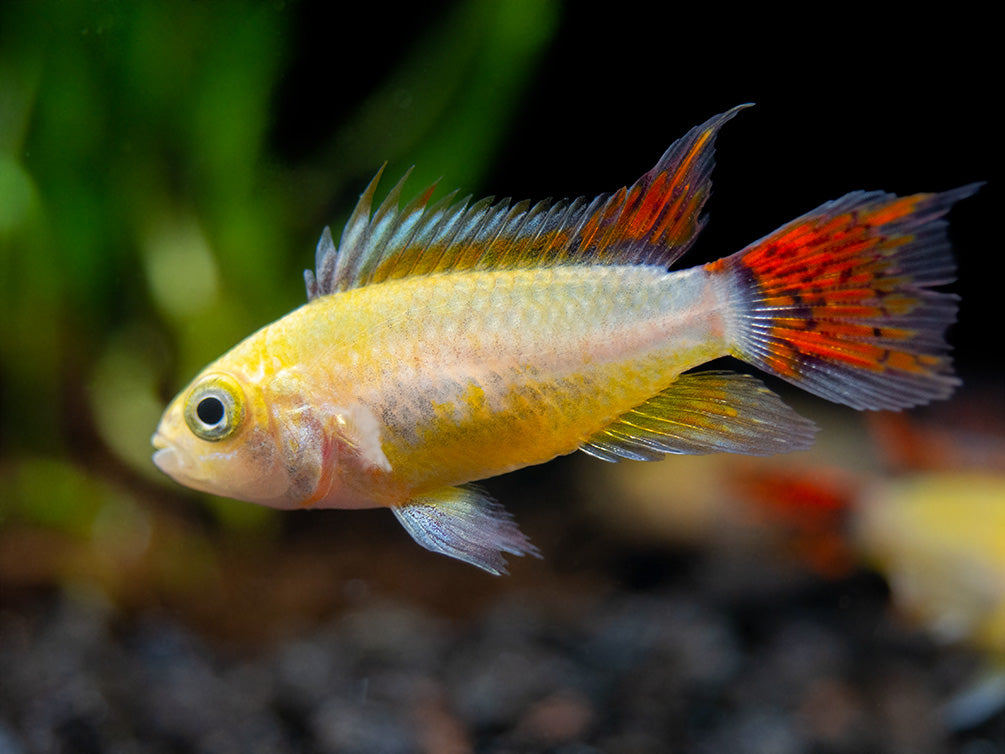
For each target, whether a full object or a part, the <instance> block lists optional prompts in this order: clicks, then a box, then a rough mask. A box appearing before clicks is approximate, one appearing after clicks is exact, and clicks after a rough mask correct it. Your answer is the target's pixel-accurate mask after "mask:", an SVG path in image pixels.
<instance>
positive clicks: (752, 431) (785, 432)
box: [580, 371, 816, 461]
mask: <svg viewBox="0 0 1005 754" xmlns="http://www.w3.org/2000/svg"><path fill="white" fill-rule="evenodd" d="M815 432H816V427H815V426H814V424H813V423H812V422H811V421H809V420H808V419H804V418H803V417H801V416H799V415H798V414H797V413H796V412H795V411H793V410H792V409H791V408H789V407H788V406H786V405H785V404H784V403H783V402H782V400H781V399H780V398H779V397H778V396H777V395H775V394H774V393H773V392H771V391H770V390H768V388H767V387H765V386H764V384H763V383H762V382H761V381H760V380H758V379H757V378H755V377H750V376H748V375H744V374H737V373H734V372H723V371H709V372H694V373H689V374H683V375H681V376H680V377H678V378H677V380H676V381H675V382H674V383H673V384H672V385H671V386H670V387H668V388H667V389H666V390H664V391H663V392H661V393H659V394H658V395H656V396H654V397H653V398H651V399H650V400H648V401H646V402H645V403H643V404H642V405H641V406H638V407H637V408H634V409H632V410H631V411H629V412H627V413H625V414H622V415H621V416H620V417H618V419H617V420H616V421H615V422H613V423H612V424H610V425H608V426H607V427H605V428H604V429H603V430H601V431H600V432H598V433H597V434H596V435H594V436H593V437H591V438H590V439H589V441H587V442H586V443H584V444H583V445H582V446H581V447H580V450H582V451H584V452H586V453H589V454H590V455H592V456H596V457H597V458H601V459H603V460H605V461H620V460H621V459H623V458H628V459H631V460H636V461H656V460H659V459H661V458H663V457H664V456H665V455H666V454H668V453H676V454H694V455H697V454H705V453H743V454H746V455H756V456H766V455H774V454H775V453H787V452H789V451H793V450H805V449H806V448H808V447H810V446H811V445H812V444H813V435H814V433H815Z"/></svg>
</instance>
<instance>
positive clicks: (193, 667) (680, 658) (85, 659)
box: [0, 556, 1005, 754]
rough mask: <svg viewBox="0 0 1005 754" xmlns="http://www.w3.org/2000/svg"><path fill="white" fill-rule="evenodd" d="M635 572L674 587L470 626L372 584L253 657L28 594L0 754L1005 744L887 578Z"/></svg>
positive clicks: (547, 600)
mask: <svg viewBox="0 0 1005 754" xmlns="http://www.w3.org/2000/svg"><path fill="white" fill-rule="evenodd" d="M643 562H644V567H642V568H641V569H638V568H637V563H636V566H633V568H636V569H637V570H636V571H634V572H636V573H645V574H653V573H655V574H663V573H677V574H679V577H677V578H673V579H665V578H656V582H657V583H643V582H644V581H646V579H639V578H633V577H632V572H633V571H630V570H629V571H625V572H624V573H622V580H621V582H620V586H619V588H617V589H610V588H600V589H582V588H579V589H570V590H562V589H556V588H554V584H552V585H550V586H548V587H542V588H536V587H533V586H531V587H527V586H524V585H520V586H514V588H512V589H510V590H508V591H504V592H502V593H501V596H499V597H498V598H497V599H494V600H493V601H491V602H490V603H489V604H488V605H487V606H486V607H484V608H479V609H478V610H476V611H474V613H473V614H471V615H468V616H466V617H458V616H457V615H456V614H455V615H449V614H447V612H446V611H443V610H441V609H437V608H434V607H432V606H430V605H428V604H421V603H417V602H412V601H409V600H408V599H405V598H402V597H400V596H394V597H389V596H379V595H376V594H374V593H373V592H372V591H368V590H365V589H364V590H360V594H359V595H358V596H357V599H356V600H355V604H351V605H348V606H347V607H345V608H344V609H339V610H335V611H333V614H332V615H331V616H330V617H328V618H327V619H325V620H324V621H322V622H320V623H318V624H315V625H312V626H309V627H305V628H303V629H302V630H296V631H291V632H289V634H290V635H288V636H286V637H285V638H283V639H282V640H276V641H268V642H262V643H258V644H254V645H250V646H249V645H238V644H235V643H232V642H228V641H222V640H220V639H217V638H213V639H208V638H201V637H200V635H199V634H197V633H196V632H195V631H193V630H191V629H189V628H186V627H185V626H184V625H183V624H182V623H181V622H180V621H179V620H178V619H177V618H176V616H174V615H173V614H170V613H168V612H167V611H164V610H150V609H146V610H141V611H137V612H134V613H131V614H128V615H124V614H123V613H122V611H120V610H118V609H115V608H112V607H111V606H110V605H109V604H108V603H107V602H106V601H105V600H103V599H102V598H101V597H99V596H95V595H94V594H92V593H90V592H86V591H85V592H84V593H69V594H68V593H58V592H57V593H50V594H47V595H38V594H32V595H27V596H25V595H21V596H20V597H19V599H18V604H17V605H16V606H14V605H10V604H8V605H6V606H5V608H4V609H3V611H2V612H0V754H21V753H24V754H27V753H29V752H30V753H34V752H83V753H87V752H115V753H116V754H127V753H129V752H207V753H213V754H230V753H234V754H237V753H238V752H241V753H254V752H262V753H263V754H265V753H269V754H273V753H276V754H278V753H282V752H349V753H356V752H359V753H360V754H362V753H367V754H370V753H373V752H381V753H385V754H398V753H400V754H407V753H408V752H436V753H440V752H444V753H449V752H467V751H477V752H492V753H495V754H501V753H503V752H560V753H561V754H587V753H588V752H637V753H639V754H642V753H647V752H653V753H656V752H695V753H697V754H704V753H712V752H730V753H733V754H745V753H747V752H750V753H754V752H759V753H760V752H764V753H769V752H770V753H771V754H796V753H798V752H820V753H822V754H829V753H833V754H843V753H845V752H847V753H848V754H852V753H855V754H858V753H861V752H876V753H878V754H882V753H884V752H898V753H903V754H908V753H910V754H926V753H928V752H932V753H935V752H960V753H965V754H991V753H992V752H999V751H1003V750H1005V716H1003V715H1002V714H1001V713H1000V712H999V713H998V714H996V715H992V716H991V717H989V718H987V719H986V720H984V721H983V722H981V723H980V724H979V725H976V726H971V727H970V728H968V729H967V730H958V731H950V730H949V729H948V726H947V725H946V723H945V721H944V717H943V715H942V709H943V707H944V705H945V704H946V703H947V702H948V701H949V700H950V699H951V698H952V697H953V695H954V694H957V693H959V692H961V691H963V690H966V688H967V685H968V684H969V683H970V681H971V680H972V679H973V677H974V675H975V674H976V673H977V671H978V670H979V669H980V658H978V657H975V656H973V655H970V654H968V653H966V652H964V651H961V650H947V649H939V648H937V647H935V646H934V645H933V644H932V643H930V642H929V641H928V640H927V638H925V637H924V636H923V635H922V634H920V633H918V632H916V631H914V630H911V629H909V628H907V627H904V626H903V625H901V624H900V623H898V622H897V621H895V620H892V619H891V618H890V614H889V611H888V607H887V602H886V597H887V595H886V593H885V588H884V586H883V584H882V582H881V581H879V579H878V578H875V577H871V576H855V577H852V578H850V579H846V580H843V581H841V582H837V583H832V584H825V583H821V582H818V581H803V582H799V581H795V582H791V583H789V584H787V585H782V586H777V587H776V588H769V589H745V588H744V587H743V586H742V584H743V579H742V578H740V577H738V576H737V575H736V574H734V575H733V576H732V577H730V576H729V575H728V574H725V575H724V573H723V569H724V568H725V569H726V570H728V569H729V568H730V567H731V566H729V565H724V564H723V561H722V559H721V558H718V559H715V560H713V559H709V558H702V557H697V556H693V557H687V558H680V557H678V558H677V559H674V558H673V557H671V558H669V559H662V560H661V556H656V557H654V558H652V559H650V560H649V561H648V562H645V561H643ZM612 567H615V566H612ZM738 568H739V570H742V567H738ZM493 583H495V582H493ZM729 583H732V584H733V585H734V586H736V587H737V588H727V589H723V588H721V586H720V587H719V588H716V587H713V586H711V585H713V584H718V585H722V584H729ZM737 585H739V586H737Z"/></svg>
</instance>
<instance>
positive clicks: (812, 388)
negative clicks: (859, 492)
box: [708, 184, 980, 409]
mask: <svg viewBox="0 0 1005 754" xmlns="http://www.w3.org/2000/svg"><path fill="white" fill-rule="evenodd" d="M979 187H980V184H972V185H969V186H963V187H962V188H958V189H955V190H953V191H947V192H945V193H941V194H916V195H914V196H906V197H896V196H893V195H892V194H884V193H880V192H869V193H867V192H861V191H859V192H854V193H851V194H847V195H846V196H844V197H842V198H840V199H837V200H835V201H832V202H827V203H826V204H823V205H821V206H820V207H818V208H817V209H815V210H813V211H812V212H810V213H808V214H806V215H803V216H802V217H800V218H798V219H797V220H793V221H792V222H790V223H788V224H787V225H784V226H782V227H781V228H779V229H778V230H776V231H775V232H774V233H772V234H771V235H769V236H767V237H765V238H763V239H761V240H760V241H757V242H756V243H754V244H751V245H750V246H748V247H747V248H746V249H744V250H742V251H740V252H737V253H736V254H733V255H732V256H730V257H726V258H725V259H722V260H719V261H718V262H713V263H712V264H710V265H708V269H709V271H710V272H713V273H718V274H726V275H728V276H729V283H728V284H729V285H731V286H732V293H733V294H734V296H733V301H734V302H735V308H734V310H733V316H732V318H731V320H730V322H731V332H732V352H733V355H734V356H737V357H738V358H740V359H743V360H744V361H747V362H749V363H751V364H754V365H755V366H757V367H759V368H760V369H763V370H765V371H766V372H769V373H771V374H775V375H777V376H779V377H782V378H784V379H786V380H788V381H789V382H792V383H793V384H795V385H798V386H799V387H801V388H803V389H805V390H808V391H809V392H811V393H815V394H816V395H819V396H821V397H823V398H826V399H828V400H831V401H835V402H837V403H844V404H846V405H849V406H852V407H853V408H857V409H899V408H905V407H907V406H915V405H918V404H922V403H927V402H929V401H931V400H935V399H939V398H946V397H948V396H949V395H950V394H951V393H952V392H953V389H954V388H955V387H956V386H957V385H959V384H960V381H959V379H957V378H956V377H955V376H953V373H952V363H951V360H950V358H949V356H948V352H949V346H948V345H947V344H946V341H945V337H944V333H945V330H946V328H947V327H948V326H949V325H950V324H951V323H952V322H953V321H954V320H955V318H956V310H957V297H956V296H955V295H953V294H949V293H943V292H939V291H934V290H931V288H933V287H934V286H939V285H943V284H946V283H949V282H951V281H952V280H953V279H954V278H955V269H956V268H955V264H954V262H953V259H952V256H951V254H950V249H949V242H948V240H947V238H946V221H945V220H944V219H943V217H944V216H945V214H946V213H947V212H948V211H949V209H950V208H951V207H952V206H953V204H954V203H955V202H957V201H959V200H960V199H963V198H965V197H967V196H970V195H971V194H973V193H974V192H975V191H977V189H978V188H979Z"/></svg>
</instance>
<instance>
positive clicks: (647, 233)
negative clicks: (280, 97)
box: [305, 105, 749, 299]
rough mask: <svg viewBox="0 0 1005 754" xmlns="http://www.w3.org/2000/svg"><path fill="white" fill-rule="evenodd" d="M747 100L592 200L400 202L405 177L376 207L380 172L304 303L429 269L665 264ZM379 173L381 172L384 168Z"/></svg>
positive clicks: (684, 242)
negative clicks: (723, 131) (718, 142)
mask: <svg viewBox="0 0 1005 754" xmlns="http://www.w3.org/2000/svg"><path fill="white" fill-rule="evenodd" d="M745 107H749V105H740V106H738V107H734V108H733V109H732V110H729V111H728V112H725V113H722V114H721V115H716V116H715V117H713V118H710V119H709V120H707V121H706V122H705V123H703V124H702V125H700V126H697V127H695V128H692V129H691V130H690V131H689V132H688V133H687V134H686V135H685V136H684V137H683V138H681V139H679V140H677V141H676V142H674V143H673V145H671V146H670V148H669V149H667V151H666V152H665V153H664V154H663V156H662V157H661V158H660V160H659V162H657V163H656V165H655V167H653V169H652V170H650V171H649V172H647V173H646V174H645V175H643V176H642V177H641V178H639V180H638V181H636V182H635V183H634V184H633V185H632V186H630V187H628V188H622V189H620V190H619V191H616V192H615V193H614V194H611V195H609V196H608V195H601V196H598V197H597V198H596V199H593V200H592V201H587V200H585V199H576V200H574V201H571V202H569V201H560V202H554V203H553V202H551V201H543V202H539V203H537V204H534V205H531V203H530V202H527V201H523V202H518V203H516V204H512V203H511V202H510V201H509V200H508V199H506V200H503V201H500V202H494V200H493V199H492V198H491V197H489V198H486V199H482V200H480V201H477V202H475V203H473V204H472V203H470V198H468V199H464V200H461V201H459V202H456V203H455V202H453V197H454V195H453V194H451V195H449V196H448V197H446V198H445V199H441V200H440V201H438V202H435V203H433V204H430V203H429V199H430V196H431V194H432V188H430V189H427V190H426V191H424V192H422V193H421V194H420V195H419V196H418V197H416V198H415V199H413V200H412V201H411V202H409V203H408V204H407V205H405V206H404V207H399V203H400V201H401V194H402V188H403V186H404V183H405V179H406V178H407V177H408V174H407V173H406V174H405V177H403V178H402V179H401V180H400V181H398V183H397V184H395V186H394V187H393V188H392V189H391V191H390V192H389V193H388V195H387V198H386V199H384V201H383V202H381V204H380V205H378V206H377V208H376V210H374V209H373V201H374V194H375V193H376V189H377V182H378V180H379V179H380V175H381V173H380V172H378V173H377V175H376V176H375V177H374V179H373V180H372V181H371V182H370V184H369V185H368V186H367V188H366V190H365V191H364V192H363V194H362V195H361V196H360V200H359V202H358V204H357V205H356V208H355V210H353V213H352V215H351V216H350V218H349V220H348V222H347V223H346V226H345V229H344V230H343V232H342V238H341V240H340V241H339V244H338V247H337V248H336V246H335V243H334V242H333V240H332V237H331V231H330V230H329V229H328V228H325V231H324V233H323V234H322V236H321V241H320V242H319V243H318V250H317V259H316V270H317V271H316V273H312V272H311V271H310V270H308V271H307V272H306V273H305V278H306V282H307V296H308V299H313V298H316V297H317V296H322V295H325V294H328V293H334V292H336V291H344V290H347V289H350V288H359V287H361V286H364V285H369V284H373V283H379V282H382V281H384V280H391V279H396V278H402V277H408V276H415V275H426V274H430V273H435V272H446V271H463V270H486V269H516V268H529V267H548V266H556V265H566V264H570V265H571V264H578V265H584V264H649V265H660V266H664V267H665V266H669V265H670V264H672V263H673V262H674V261H675V260H676V259H678V258H679V257H680V256H681V255H682V254H683V253H684V252H685V251H687V249H688V248H690V246H691V244H692V243H694V240H695V239H696V238H697V236H698V233H699V232H700V231H701V229H702V227H703V226H704V217H703V215H702V210H703V208H704V206H705V202H706V200H707V199H708V197H709V195H710V193H711V191H712V179H711V174H712V167H713V165H714V152H715V148H714V145H715V137H716V135H717V134H718V132H719V129H720V128H722V126H723V125H724V124H725V123H726V122H727V121H729V120H730V119H732V118H733V117H734V116H735V115H736V114H737V113H738V112H739V111H740V110H742V109H743V108H745ZM381 171H383V169H381Z"/></svg>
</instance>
